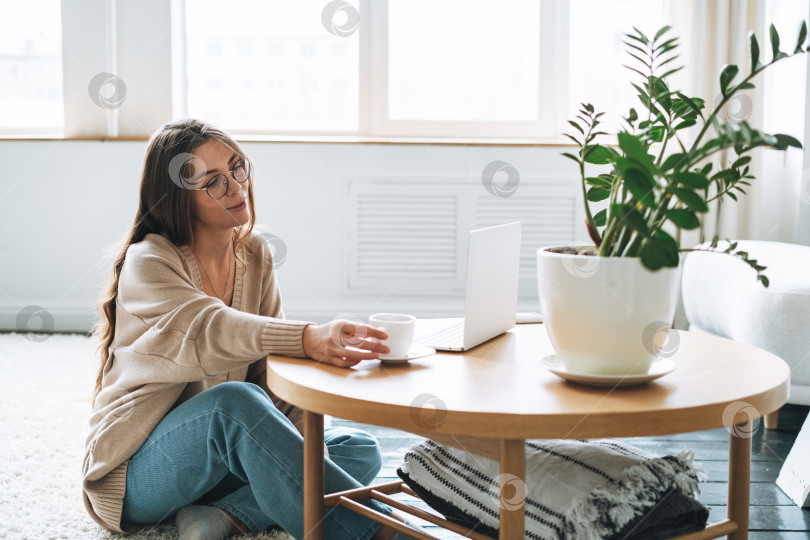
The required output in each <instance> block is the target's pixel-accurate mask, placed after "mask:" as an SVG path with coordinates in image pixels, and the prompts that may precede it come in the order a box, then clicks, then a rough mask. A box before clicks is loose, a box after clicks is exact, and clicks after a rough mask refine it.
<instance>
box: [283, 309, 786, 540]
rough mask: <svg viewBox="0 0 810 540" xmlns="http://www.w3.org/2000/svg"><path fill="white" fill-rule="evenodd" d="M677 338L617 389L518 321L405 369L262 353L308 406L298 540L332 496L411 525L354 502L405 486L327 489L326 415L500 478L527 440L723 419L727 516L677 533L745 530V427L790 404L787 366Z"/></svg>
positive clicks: (290, 396)
mask: <svg viewBox="0 0 810 540" xmlns="http://www.w3.org/2000/svg"><path fill="white" fill-rule="evenodd" d="M419 324H422V325H424V324H426V323H425V322H423V321H420V322H419ZM679 338H680V340H679V345H678V348H677V350H676V351H675V353H674V355H673V356H672V357H671V358H670V360H672V361H674V362H675V364H676V368H675V370H674V371H673V372H671V373H669V374H667V375H665V376H663V377H662V378H660V379H657V380H656V381H654V382H652V383H648V384H644V385H640V386H631V387H619V388H598V387H590V386H583V385H579V384H574V383H570V382H566V381H564V380H562V379H560V378H559V377H557V376H556V375H554V374H552V373H551V372H549V371H548V370H546V369H545V368H543V367H542V366H541V363H540V360H541V359H542V358H543V357H545V356H547V355H551V354H553V353H554V350H553V348H552V346H551V343H550V342H549V339H548V336H547V334H546V331H545V328H544V326H543V325H542V324H532V325H519V326H516V327H515V328H513V329H512V330H510V331H509V332H507V333H506V334H503V335H502V336H500V337H498V338H495V339H493V340H490V341H489V342H487V343H484V344H482V345H479V346H478V347H476V348H474V349H472V350H471V351H469V352H466V353H443V354H442V353H440V354H437V355H434V356H429V357H425V358H421V359H417V360H413V361H411V362H410V363H409V364H405V365H396V366H389V365H385V364H382V363H380V362H379V361H365V362H361V363H360V364H358V365H357V366H355V367H353V368H350V369H345V368H339V367H335V366H330V365H324V364H318V363H315V362H313V361H312V360H302V359H293V358H287V357H281V356H273V355H270V356H268V357H267V384H268V387H269V388H270V390H272V391H273V392H274V393H276V394H277V395H278V396H279V397H281V398H282V399H284V400H286V401H288V402H289V403H292V404H293V405H296V406H298V407H300V408H302V409H304V411H305V413H304V530H305V531H306V538H313V539H320V538H322V537H323V530H322V526H321V524H320V522H321V519H322V516H323V508H324V506H325V505H326V506H333V505H335V504H341V505H343V506H346V507H349V508H352V509H353V510H356V511H358V512H361V513H364V514H366V515H368V516H369V517H372V519H376V520H378V521H382V522H385V523H389V524H391V525H392V526H394V527H396V528H399V529H400V530H404V531H406V532H408V533H412V530H411V529H407V528H403V526H402V525H400V524H399V522H398V521H396V520H392V519H391V518H388V517H387V516H384V515H382V514H379V513H376V512H374V511H372V510H370V509H369V508H368V507H366V506H364V505H361V504H359V503H357V502H356V501H357V500H362V499H364V498H368V497H372V498H375V499H378V500H380V501H382V502H385V503H386V504H390V505H394V503H396V504H397V505H399V506H402V503H401V502H399V501H396V500H395V499H392V498H391V497H388V495H390V494H391V493H396V492H398V491H400V490H401V491H408V489H407V486H404V487H403V486H402V483H401V482H390V483H388V484H382V485H378V486H371V487H367V488H361V489H358V490H352V491H351V492H343V493H337V494H329V495H328V496H326V497H324V493H323V415H325V414H328V415H331V416H336V417H339V418H345V419H348V420H353V421H356V422H362V423H366V424H374V425H379V426H385V427H390V428H396V429H400V430H403V431H407V432H411V433H415V434H418V435H423V436H425V437H429V438H431V439H433V440H436V441H438V442H441V443H445V444H448V445H451V446H456V447H460V448H464V449H465V450H468V451H471V452H474V453H476V454H480V455H482V456H485V457H489V458H492V459H496V460H500V465H501V470H500V472H501V474H512V475H515V476H516V477H518V478H521V479H523V478H524V475H525V446H524V444H525V440H526V439H565V438H570V439H591V438H602V437H612V438H616V437H636V436H655V435H666V434H673V433H682V432H690V431H700V430H705V429H712V428H717V427H721V426H726V427H727V428H728V429H729V432H730V437H731V438H730V443H731V445H730V455H729V485H728V489H729V499H728V519H726V520H723V521H720V522H717V523H713V524H710V525H709V526H707V528H706V529H705V530H704V531H700V532H697V533H692V534H689V535H684V536H683V537H682V538H690V539H692V538H694V539H697V538H717V537H720V536H724V535H730V536H729V537H730V538H733V539H741V538H747V536H748V503H749V489H750V486H749V480H750V466H751V463H750V460H751V439H750V435H748V434H750V433H751V429H750V425H751V423H752V422H753V421H754V420H756V418H758V417H760V416H764V415H766V414H768V413H771V412H773V411H776V410H778V409H779V407H781V406H782V405H784V404H785V403H786V402H787V398H788V390H789V380H790V368H789V367H788V365H787V364H786V363H785V362H784V361H782V360H781V359H780V358H778V357H777V356H775V355H773V354H771V353H768V352H766V351H763V350H761V349H757V348H755V347H751V346H748V345H743V344H740V343H736V342H733V341H729V340H726V339H722V338H718V337H714V336H709V335H705V334H695V333H690V332H684V331H681V332H679ZM583 339H586V337H583ZM735 426H736V427H735ZM392 501H394V502H393V503H392ZM405 506H407V505H405ZM408 508H409V507H408ZM406 511H407V510H406ZM412 513H414V514H415V515H417V516H418V517H422V518H425V519H428V520H429V521H432V522H434V523H437V524H440V525H442V526H444V527H446V528H448V529H450V530H453V531H455V532H458V533H460V534H464V535H467V536H469V537H470V538H476V539H483V538H488V537H485V536H483V535H481V534H480V533H476V532H474V531H468V530H467V529H465V528H463V527H460V526H458V525H456V524H453V523H450V522H448V521H446V520H442V519H439V518H435V517H433V516H432V515H430V514H428V516H430V517H431V518H430V519H429V518H428V517H426V516H425V515H423V513H421V512H419V511H418V510H415V511H413V512H412ZM392 522H393V523H392ZM414 536H418V535H414ZM523 536H524V509H523V507H522V506H521V507H519V508H516V509H504V508H502V509H501V514H500V538H501V539H517V538H523ZM423 538H426V539H427V538H432V536H429V535H424V536H423Z"/></svg>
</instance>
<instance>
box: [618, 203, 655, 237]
mask: <svg viewBox="0 0 810 540" xmlns="http://www.w3.org/2000/svg"><path fill="white" fill-rule="evenodd" d="M612 212H613V214H614V215H615V216H616V218H617V219H618V221H619V224H623V225H627V226H628V227H630V228H631V229H633V230H635V231H638V232H639V233H640V234H642V235H646V234H647V222H646V221H644V217H643V216H642V215H641V213H640V212H639V211H638V210H636V209H635V208H634V207H633V206H631V205H629V204H614V205H613V207H612Z"/></svg>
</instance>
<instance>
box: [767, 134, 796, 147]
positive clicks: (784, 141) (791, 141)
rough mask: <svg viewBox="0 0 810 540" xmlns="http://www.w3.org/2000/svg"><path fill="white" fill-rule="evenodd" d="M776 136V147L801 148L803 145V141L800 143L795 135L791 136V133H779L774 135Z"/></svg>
mask: <svg viewBox="0 0 810 540" xmlns="http://www.w3.org/2000/svg"><path fill="white" fill-rule="evenodd" d="M774 137H776V144H775V145H773V146H774V148H778V149H779V150H786V149H787V148H788V147H790V146H792V147H793V148H799V149H801V147H802V143H800V142H799V141H798V140H797V139H796V138H795V137H791V136H790V135H785V134H783V133H777V134H775V135H774Z"/></svg>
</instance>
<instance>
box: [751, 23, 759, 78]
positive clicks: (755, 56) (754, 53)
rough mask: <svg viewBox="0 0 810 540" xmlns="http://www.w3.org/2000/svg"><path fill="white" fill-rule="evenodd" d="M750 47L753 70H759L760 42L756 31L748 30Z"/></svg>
mask: <svg viewBox="0 0 810 540" xmlns="http://www.w3.org/2000/svg"><path fill="white" fill-rule="evenodd" d="M748 49H749V50H750V51H751V72H754V71H756V70H757V68H758V67H759V66H760V64H759V42H758V41H757V36H756V35H755V34H754V31H753V30H752V31H750V32H748Z"/></svg>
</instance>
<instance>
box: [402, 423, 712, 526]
mask: <svg viewBox="0 0 810 540" xmlns="http://www.w3.org/2000/svg"><path fill="white" fill-rule="evenodd" d="M499 469H500V467H499V464H498V462H497V461H494V460H491V459H487V458H483V457H481V456H477V455H474V454H471V453H469V452H465V451H464V450H459V449H456V448H453V447H449V446H445V445H441V444H438V443H437V442H435V441H432V440H429V439H426V440H424V441H422V442H421V443H419V444H416V445H414V446H413V447H411V449H410V450H409V451H408V452H407V454H405V461H404V463H403V464H402V466H401V467H400V468H399V469H398V470H397V473H398V474H399V476H400V477H401V478H402V479H403V481H405V482H406V483H407V484H408V485H409V486H410V487H411V489H413V490H414V492H415V493H417V494H418V495H419V496H420V497H421V498H422V499H423V500H425V502H426V503H428V504H429V505H430V506H431V507H433V508H434V509H435V510H437V511H438V512H440V513H442V514H443V515H445V517H447V519H450V520H452V521H457V522H460V523H462V524H465V525H467V526H469V527H471V528H475V529H476V530H478V531H480V532H483V533H485V534H489V535H490V536H497V534H498V516H499V506H500V504H503V506H504V507H506V508H510V507H516V505H518V504H521V503H522V502H523V501H524V499H525V501H526V506H525V515H526V518H525V519H526V521H525V523H526V538H531V539H537V540H540V539H561V540H562V539H573V538H576V539H583V540H599V539H604V538H617V539H618V538H624V539H630V538H644V539H645V540H652V539H656V538H667V537H670V536H674V535H678V534H684V533H687V532H692V531H695V530H701V529H703V528H705V526H706V521H707V519H708V515H709V512H708V510H707V509H706V507H704V506H703V505H701V504H700V503H699V502H697V501H696V500H695V499H694V494H695V493H696V492H699V488H698V482H699V481H701V480H705V479H706V471H705V469H703V467H702V466H701V465H699V464H697V463H695V462H694V451H692V450H682V451H681V452H680V453H679V454H678V455H677V456H665V457H655V456H653V455H651V454H649V453H647V452H645V451H643V450H641V449H639V448H636V447H634V446H631V445H629V444H625V443H623V442H621V441H617V440H609V439H599V440H530V441H527V442H526V478H527V482H526V484H523V483H522V482H520V481H519V480H517V479H515V478H514V477H509V476H507V475H500V474H499V473H500V471H499ZM501 483H504V485H511V486H512V487H513V488H514V489H511V488H507V489H506V490H505V497H504V500H503V501H501V500H500V485H501Z"/></svg>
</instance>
